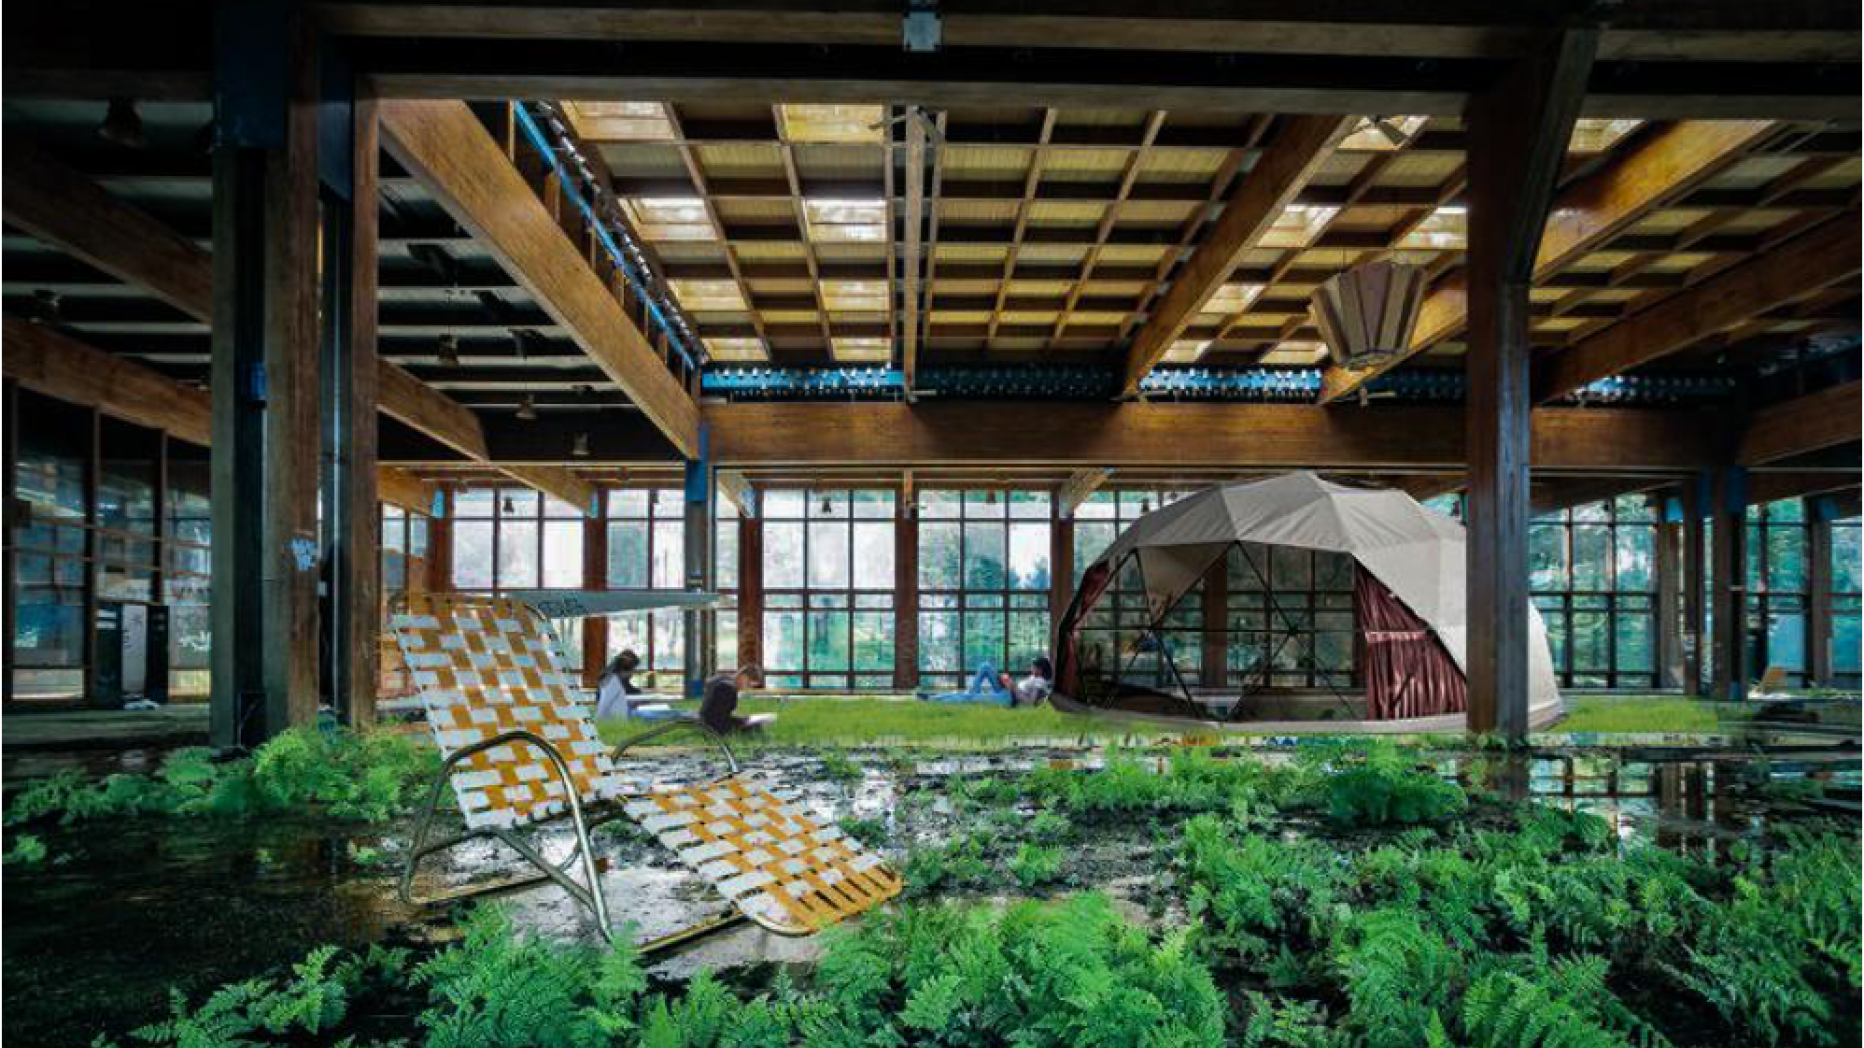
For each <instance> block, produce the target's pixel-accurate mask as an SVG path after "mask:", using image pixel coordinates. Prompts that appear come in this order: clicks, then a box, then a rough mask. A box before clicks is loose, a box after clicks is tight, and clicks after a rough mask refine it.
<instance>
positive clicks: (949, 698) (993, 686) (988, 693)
mask: <svg viewBox="0 0 1864 1048" xmlns="http://www.w3.org/2000/svg"><path fill="white" fill-rule="evenodd" d="M1054 676H1055V670H1054V667H1053V665H1052V664H1051V663H1050V662H1049V660H1048V659H1047V658H1044V657H1041V656H1038V657H1037V658H1035V659H1033V660H1032V661H1031V662H1030V663H1029V676H1028V677H1026V678H1024V679H1023V680H1020V681H1017V680H1012V679H1011V677H1010V675H1009V674H1007V673H998V672H997V668H996V667H995V666H993V665H991V664H990V663H988V662H985V663H983V664H981V665H979V666H978V667H977V673H976V674H975V675H974V676H973V677H972V678H971V686H970V687H968V688H966V689H965V690H963V691H948V692H946V693H944V694H943V695H924V696H921V698H923V699H925V700H926V701H927V702H952V703H964V702H969V703H980V704H984V705H991V706H1039V705H1041V704H1042V702H1043V701H1044V700H1046V699H1047V698H1048V696H1049V692H1050V691H1052V690H1053V687H1054V686H1053V685H1052V684H1051V683H1050V681H1051V680H1052V679H1053V678H1054Z"/></svg>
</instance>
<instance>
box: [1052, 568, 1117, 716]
mask: <svg viewBox="0 0 1864 1048" xmlns="http://www.w3.org/2000/svg"><path fill="white" fill-rule="evenodd" d="M1112 581H1113V568H1112V566H1111V565H1107V564H1095V565H1094V566H1093V567H1091V568H1088V569H1087V572H1086V573H1085V574H1083V575H1082V576H1081V584H1080V585H1079V586H1078V587H1076V589H1075V595H1074V601H1073V603H1071V604H1070V605H1069V606H1068V610H1067V612H1066V613H1065V614H1064V615H1063V617H1062V623H1061V629H1060V630H1059V631H1058V632H1059V633H1060V635H1061V643H1060V644H1059V645H1057V647H1056V652H1055V690H1057V691H1059V692H1061V693H1062V694H1063V695H1068V696H1073V697H1076V698H1079V697H1080V695H1081V652H1080V640H1081V634H1080V625H1081V623H1080V620H1081V619H1085V618H1086V617H1087V614H1088V612H1090V611H1092V610H1093V609H1094V605H1095V603H1096V602H1098V601H1099V600H1100V595H1101V594H1102V593H1104V592H1105V591H1106V589H1107V584H1108V583H1110V582H1112Z"/></svg>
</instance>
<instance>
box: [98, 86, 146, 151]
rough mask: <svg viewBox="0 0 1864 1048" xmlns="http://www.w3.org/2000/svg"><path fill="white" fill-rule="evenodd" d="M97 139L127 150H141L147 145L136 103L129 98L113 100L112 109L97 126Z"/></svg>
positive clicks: (105, 113) (106, 112) (111, 102)
mask: <svg viewBox="0 0 1864 1048" xmlns="http://www.w3.org/2000/svg"><path fill="white" fill-rule="evenodd" d="M97 137H98V138H101V139H103V140H104V141H106V142H109V143H111V144H113V145H119V146H122V147H123V148H125V149H141V148H142V147H143V146H144V145H145V144H147V143H146V140H145V139H144V138H143V135H142V116H141V114H139V113H137V112H136V103H135V102H134V101H132V100H130V99H127V98H112V99H111V100H110V108H109V109H108V110H106V111H105V112H104V119H103V123H100V124H98V125H97Z"/></svg>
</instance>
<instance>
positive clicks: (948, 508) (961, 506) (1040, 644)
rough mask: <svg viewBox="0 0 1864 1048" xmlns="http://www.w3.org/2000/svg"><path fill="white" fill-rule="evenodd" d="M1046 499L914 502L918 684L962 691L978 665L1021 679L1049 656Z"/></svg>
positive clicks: (1005, 494) (941, 496)
mask: <svg viewBox="0 0 1864 1048" xmlns="http://www.w3.org/2000/svg"><path fill="white" fill-rule="evenodd" d="M1054 527H1055V524H1054V498H1053V496H1052V495H1051V494H1050V493H1049V492H1047V491H997V490H988V491H976V490H967V491H922V492H920V494H919V680H920V686H921V687H923V688H928V689H933V690H947V689H956V688H959V687H962V686H963V685H964V683H965V681H966V678H968V677H969V675H970V674H971V673H973V672H975V670H976V669H977V667H978V666H980V665H982V664H984V663H989V664H991V665H992V666H995V667H997V668H998V669H999V670H1001V671H1005V672H1014V673H1017V674H1019V675H1020V674H1021V673H1022V671H1023V668H1024V667H1026V666H1027V665H1028V664H1029V661H1030V660H1031V659H1033V658H1035V657H1036V656H1038V655H1044V654H1047V652H1048V647H1049V625H1050V623H1049V602H1050V599H1051V598H1050V593H1051V590H1052V586H1053V579H1052V578H1051V571H1052V568H1053V566H1052V565H1051V564H1050V563H1049V560H1050V557H1051V551H1052V549H1053V540H1054Z"/></svg>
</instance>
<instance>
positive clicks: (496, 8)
mask: <svg viewBox="0 0 1864 1048" xmlns="http://www.w3.org/2000/svg"><path fill="white" fill-rule="evenodd" d="M316 6H317V10H318V12H319V14H320V15H321V16H322V17H323V19H324V21H325V23H326V24H327V25H328V26H329V27H330V28H331V29H332V31H334V32H338V33H343V34H352V35H358V36H370V37H377V36H379V37H391V38H393V37H409V36H413V37H477V38H484V39H498V40H529V39H539V38H551V37H557V38H575V39H582V40H590V41H607V42H616V43H623V42H625V43H638V42H641V41H644V40H659V41H668V42H697V43H713V42H715V41H719V40H730V41H733V42H734V43H737V42H742V43H787V44H836V45H841V46H869V47H894V48H897V47H898V46H899V39H900V25H899V16H898V14H897V12H894V11H891V10H885V11H883V10H881V9H877V8H876V9H868V10H862V9H856V8H853V7H850V8H847V9H841V10H837V9H835V7H834V5H820V4H816V5H806V7H805V8H804V9H800V10H799V9H798V8H797V6H795V5H773V4H770V3H757V2H751V0H738V2H734V3H727V4H719V5H716V6H713V5H708V6H707V7H706V8H704V9H693V8H689V7H681V6H678V5H670V4H660V5H655V4H641V5H632V4H631V5H628V6H625V7H623V6H617V5H611V4H553V5H549V6H540V5H532V4H520V3H504V4H495V3H488V4H471V5H446V4H405V3H393V2H384V0H355V2H342V0H339V2H330V3H320V4H318V5H316ZM1093 6H1094V5H1087V6H1086V7H1085V8H1083V7H1082V5H1067V4H1059V3H1022V4H1018V5H1016V6H1015V7H996V8H977V9H973V10H964V9H959V10H953V11H949V12H945V13H943V14H942V19H943V23H944V42H945V43H946V44H947V45H948V46H960V47H988V48H1005V49H1008V48H1017V49H1041V48H1050V47H1055V46H1067V47H1077V48H1095V49H1114V50H1128V49H1141V50H1148V51H1167V52H1185V53H1197V52H1213V51H1214V52H1237V53H1246V54H1263V55H1275V54H1279V55H1298V56H1304V57H1311V56H1318V55H1352V56H1359V57H1363V58H1392V57H1405V58H1438V59H1496V58H1507V57H1512V56H1518V55H1521V54H1524V53H1526V52H1527V50H1528V48H1529V46H1530V45H1531V43H1532V41H1533V31H1532V27H1531V19H1532V18H1533V17H1535V16H1536V15H1537V14H1538V13H1539V12H1540V11H1542V10H1544V8H1541V7H1537V6H1528V7H1525V8H1523V10H1522V14H1521V15H1520V17H1518V18H1511V17H1509V16H1508V15H1507V14H1506V13H1505V12H1495V11H1492V10H1490V9H1487V8H1482V7H1480V6H1465V5H1450V8H1449V10H1450V11H1452V12H1454V13H1448V14H1442V15H1441V16H1440V14H1439V13H1438V12H1432V13H1431V14H1430V15H1429V16H1428V17H1418V18H1406V17H1402V15H1403V14H1404V12H1403V11H1402V10H1400V9H1394V8H1392V7H1390V6H1389V5H1380V4H1376V3H1334V4H1328V5H1326V6H1324V7H1321V8H1318V9H1317V8H1316V7H1315V6H1314V5H1312V4H1300V3H1295V2H1282V3H1268V4H1262V3H1258V4H1251V5H1247V6H1243V7H1237V8H1236V9H1235V10H1234V11H1233V12H1226V11H1225V10H1224V9H1223V8H1211V7H1210V6H1209V5H1205V4H1195V3H1187V2H1168V3H1159V4H1154V5H1147V6H1145V7H1143V8H1142V7H1138V6H1132V7H1130V8H1129V9H1128V10H1125V11H1119V10H1115V9H1113V8H1111V7H1109V8H1107V9H1106V10H1104V11H1103V12H1095V11H1094V10H1093ZM1857 27H1858V20H1857V18H1856V16H1855V14H1853V13H1850V12H1845V11H1842V10H1841V9H1840V5H1809V4H1807V3H1804V2H1792V3H1786V4H1784V5H1783V6H1782V8H1781V9H1780V10H1777V11H1776V10H1771V9H1769V8H1766V7H1763V8H1758V9H1757V8H1754V7H1751V6H1750V7H1745V8H1735V7H1733V6H1729V5H1716V4H1709V5H1683V6H1681V7H1669V6H1658V7H1653V8H1652V9H1651V10H1643V9H1641V8H1632V9H1627V10H1626V11H1625V12H1623V14H1622V16H1616V15H1615V16H1614V21H1613V25H1612V27H1611V28H1610V29H1609V30H1607V31H1606V32H1605V34H1604V36H1603V40H1602V43H1601V48H1600V53H1601V56H1602V57H1609V58H1613V59H1618V60H1646V61H1657V60H1661V61H1665V62H1678V61H1692V60H1694V61H1705V60H1714V61H1730V62H1760V61H1791V62H1815V61H1823V62H1849V61H1854V60H1855V59H1856V57H1857V53H1856V49H1855V48H1851V49H1849V50H1847V48H1846V45H1845V41H1844V39H1843V37H1844V36H1845V34H1846V33H1849V34H1851V35H1855V34H1856V32H1857Z"/></svg>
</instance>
